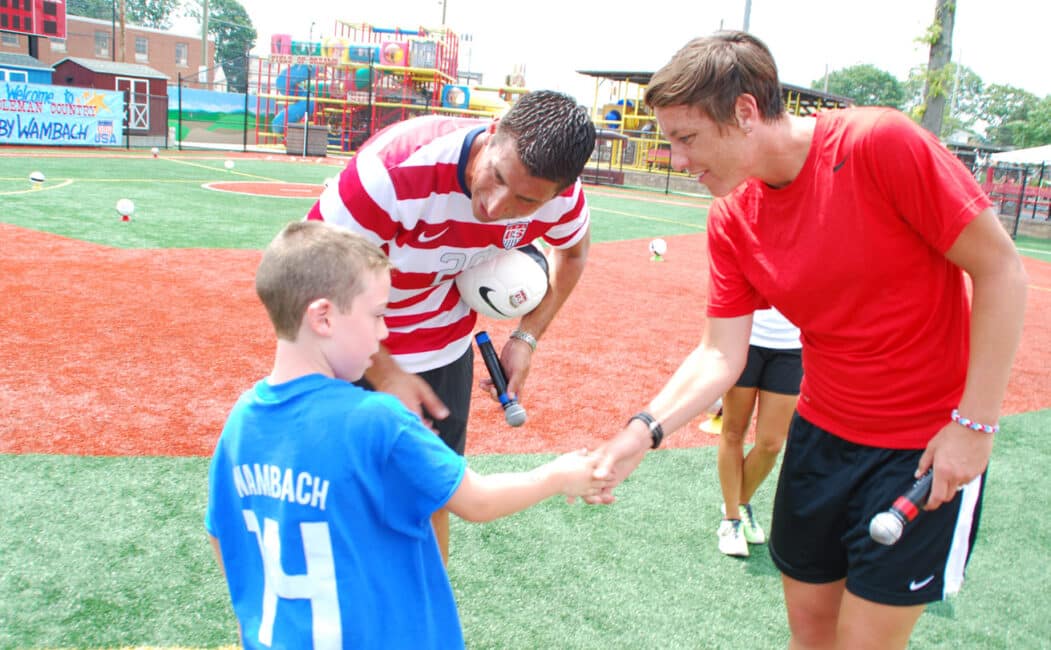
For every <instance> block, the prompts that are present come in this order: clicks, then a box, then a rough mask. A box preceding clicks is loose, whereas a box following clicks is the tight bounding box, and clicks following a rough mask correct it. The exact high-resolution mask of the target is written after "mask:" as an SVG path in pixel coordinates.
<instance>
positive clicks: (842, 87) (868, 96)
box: [811, 63, 905, 109]
mask: <svg viewBox="0 0 1051 650" xmlns="http://www.w3.org/2000/svg"><path fill="white" fill-rule="evenodd" d="M824 83H825V80H824V79H820V80H817V81H814V82H813V84H811V87H813V88H823V87H824ZM828 92H830V93H834V94H836V95H843V96H844V97H850V98H851V99H853V100H854V101H856V102H857V103H858V105H859V106H890V107H892V108H897V109H901V107H902V103H903V102H904V101H905V89H904V88H903V87H902V85H901V82H900V81H898V80H897V79H896V78H895V77H894V75H892V74H891V73H889V72H885V71H883V70H880V69H879V68H877V67H876V66H874V65H871V64H868V63H865V64H862V65H854V66H851V67H849V68H843V69H842V70H836V71H835V72H832V73H831V74H829V75H828Z"/></svg>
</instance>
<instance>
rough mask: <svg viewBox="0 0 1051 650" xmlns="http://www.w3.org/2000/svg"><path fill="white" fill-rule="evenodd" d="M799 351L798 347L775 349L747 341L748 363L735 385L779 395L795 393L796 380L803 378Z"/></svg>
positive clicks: (796, 393) (796, 391)
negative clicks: (748, 343) (750, 343)
mask: <svg viewBox="0 0 1051 650" xmlns="http://www.w3.org/2000/svg"><path fill="white" fill-rule="evenodd" d="M800 353H801V350H800V348H794V349H789V350H777V349H774V348H764V347H760V346H758V345H749V346H748V364H747V365H746V366H745V367H744V372H742V373H741V377H740V379H738V380H737V384H736V385H737V386H740V387H741V388H758V389H759V390H765V391H767V392H770V393H779V394H781V395H798V394H799V384H800V382H802V381H803V357H802V355H801V354H800Z"/></svg>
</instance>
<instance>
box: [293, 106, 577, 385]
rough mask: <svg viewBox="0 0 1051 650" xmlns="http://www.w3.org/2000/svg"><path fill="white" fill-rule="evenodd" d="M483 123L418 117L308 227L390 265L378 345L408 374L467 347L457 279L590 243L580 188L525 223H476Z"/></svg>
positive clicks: (373, 153) (380, 146)
mask: <svg viewBox="0 0 1051 650" xmlns="http://www.w3.org/2000/svg"><path fill="white" fill-rule="evenodd" d="M489 124H490V122H489V121H488V120H477V119H466V118H450V117H442V116H426V117H418V118H414V119H411V120H407V121H404V122H399V123H397V124H393V125H391V126H389V127H387V128H386V129H384V130H382V131H380V132H379V133H377V134H376V135H375V136H373V137H372V138H371V139H370V140H369V141H368V142H366V143H365V145H363V146H362V148H361V150H360V151H359V152H358V154H357V155H356V156H355V157H354V158H352V159H351V160H350V162H349V163H348V164H347V166H346V168H345V169H344V170H343V172H342V173H341V174H340V177H339V183H338V184H330V185H329V186H328V187H327V188H326V189H325V191H324V192H323V193H322V195H321V198H320V199H319V200H318V202H317V204H315V205H314V207H313V208H312V209H311V210H310V212H309V213H308V214H307V219H320V220H324V221H327V222H329V223H334V224H337V225H340V226H344V227H347V228H350V229H351V230H354V231H355V232H358V233H361V234H362V235H364V236H366V237H368V238H369V239H370V240H372V241H373V242H375V243H377V244H378V245H380V246H381V247H382V248H383V250H384V251H385V252H386V253H387V255H388V256H389V257H390V260H391V263H392V264H393V265H394V270H393V272H392V274H391V295H390V303H389V306H388V309H387V314H386V320H387V327H388V328H389V329H390V336H389V337H388V338H387V340H386V341H384V345H385V346H386V348H387V349H388V350H389V351H390V353H391V355H392V356H393V357H394V358H395V360H396V361H397V362H398V365H399V366H401V368H402V369H404V370H406V371H407V372H412V373H419V372H423V371H425V370H431V369H433V368H439V367H441V366H444V365H447V364H448V363H451V362H452V361H455V360H456V359H458V358H459V357H460V355H462V354H463V353H464V352H465V351H466V350H467V348H468V347H469V346H470V344H471V333H472V331H473V330H474V325H475V321H476V319H477V314H476V313H475V312H474V311H472V310H471V309H470V308H469V307H468V306H467V305H466V304H464V303H463V301H461V300H460V294H459V292H458V291H457V289H456V283H455V282H454V281H453V279H454V278H455V277H456V276H457V275H458V274H459V273H460V272H461V271H463V270H464V269H467V268H470V267H471V266H474V265H476V264H479V263H481V262H482V261H484V260H485V259H486V258H487V257H489V256H490V255H492V254H493V253H494V251H496V250H503V249H510V248H515V247H516V246H521V245H523V244H526V243H528V242H531V241H533V240H535V239H537V238H543V240H544V241H545V242H547V243H548V244H549V245H551V246H553V247H555V248H568V247H570V246H573V245H574V244H576V243H577V242H579V241H580V240H581V238H582V237H584V235H585V234H586V233H587V229H588V223H589V212H588V207H587V202H586V200H585V198H584V192H583V188H582V187H581V184H580V181H579V180H578V181H577V182H576V183H574V184H573V185H572V186H570V187H569V188H568V189H566V190H565V191H564V192H562V193H561V194H560V195H558V196H556V197H555V198H554V199H552V200H551V201H548V202H547V203H545V204H544V205H543V206H541V207H540V209H538V210H537V211H536V212H535V213H533V214H532V215H530V216H528V217H516V218H513V219H505V220H501V221H494V222H492V223H481V222H479V221H478V220H477V219H475V217H474V215H473V213H472V212H471V197H470V194H469V191H468V189H467V187H466V186H465V183H466V181H465V171H466V166H467V157H468V154H469V153H470V150H471V144H472V143H473V142H474V139H475V138H476V137H477V136H478V135H479V134H480V133H482V131H484V130H485V128H486V127H487V126H488V125H489Z"/></svg>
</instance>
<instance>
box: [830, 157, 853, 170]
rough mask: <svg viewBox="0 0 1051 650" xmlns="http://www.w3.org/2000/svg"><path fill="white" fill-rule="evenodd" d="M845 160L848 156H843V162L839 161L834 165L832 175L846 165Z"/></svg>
mask: <svg viewBox="0 0 1051 650" xmlns="http://www.w3.org/2000/svg"><path fill="white" fill-rule="evenodd" d="M847 158H850V156H849V155H848V156H844V157H843V160H840V161H839V162H838V163H836V166H835V167H833V168H832V171H833V173H835V172H838V171H839V168H840V167H842V166H843V165H845V164H847Z"/></svg>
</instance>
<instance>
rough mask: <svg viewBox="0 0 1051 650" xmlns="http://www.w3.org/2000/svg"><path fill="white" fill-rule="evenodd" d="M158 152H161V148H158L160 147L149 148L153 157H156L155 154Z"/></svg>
mask: <svg viewBox="0 0 1051 650" xmlns="http://www.w3.org/2000/svg"><path fill="white" fill-rule="evenodd" d="M160 152H161V150H160V149H158V148H157V147H154V148H152V149H150V153H152V154H153V157H154V158H156V157H157V154H159V153H160Z"/></svg>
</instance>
